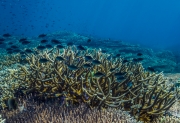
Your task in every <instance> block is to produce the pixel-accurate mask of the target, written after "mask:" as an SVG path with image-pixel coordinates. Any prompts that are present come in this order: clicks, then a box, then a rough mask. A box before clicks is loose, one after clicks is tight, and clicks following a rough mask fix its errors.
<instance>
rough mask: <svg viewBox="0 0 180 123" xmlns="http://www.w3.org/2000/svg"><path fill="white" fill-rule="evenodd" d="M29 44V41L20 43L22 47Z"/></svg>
mask: <svg viewBox="0 0 180 123" xmlns="http://www.w3.org/2000/svg"><path fill="white" fill-rule="evenodd" d="M30 43H31V42H30V41H26V40H25V41H22V42H21V44H22V45H27V44H30Z"/></svg>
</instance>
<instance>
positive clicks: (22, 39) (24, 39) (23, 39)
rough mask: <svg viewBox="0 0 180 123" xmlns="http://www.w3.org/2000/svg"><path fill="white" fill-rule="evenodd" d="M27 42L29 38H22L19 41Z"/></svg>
mask: <svg viewBox="0 0 180 123" xmlns="http://www.w3.org/2000/svg"><path fill="white" fill-rule="evenodd" d="M26 40H27V38H21V39H19V42H23V41H26Z"/></svg>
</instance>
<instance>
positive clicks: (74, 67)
mask: <svg viewBox="0 0 180 123" xmlns="http://www.w3.org/2000/svg"><path fill="white" fill-rule="evenodd" d="M68 68H69V69H70V70H77V69H78V67H77V66H75V65H68Z"/></svg>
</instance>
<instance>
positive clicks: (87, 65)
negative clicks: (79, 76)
mask: <svg viewBox="0 0 180 123" xmlns="http://www.w3.org/2000/svg"><path fill="white" fill-rule="evenodd" d="M83 67H84V68H90V67H92V66H91V64H84V65H83Z"/></svg>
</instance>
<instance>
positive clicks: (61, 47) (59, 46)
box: [56, 44, 64, 49]
mask: <svg viewBox="0 0 180 123" xmlns="http://www.w3.org/2000/svg"><path fill="white" fill-rule="evenodd" d="M56 48H58V49H63V48H64V46H63V45H61V44H59V45H57V46H56Z"/></svg>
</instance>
